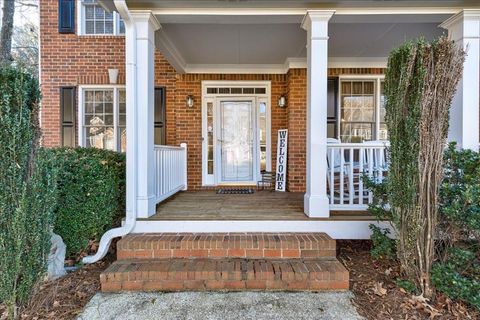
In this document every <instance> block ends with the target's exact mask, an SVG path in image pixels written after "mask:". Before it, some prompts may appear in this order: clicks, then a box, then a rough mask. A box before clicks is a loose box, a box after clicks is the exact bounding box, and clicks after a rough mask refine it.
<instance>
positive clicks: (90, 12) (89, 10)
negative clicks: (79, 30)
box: [85, 6, 95, 20]
mask: <svg viewBox="0 0 480 320" xmlns="http://www.w3.org/2000/svg"><path fill="white" fill-rule="evenodd" d="M94 15H95V7H94V6H85V18H86V19H88V20H92V19H93V18H94Z"/></svg>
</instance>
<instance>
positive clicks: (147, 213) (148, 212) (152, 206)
mask: <svg viewBox="0 0 480 320" xmlns="http://www.w3.org/2000/svg"><path fill="white" fill-rule="evenodd" d="M156 207H157V206H156V203H155V196H154V195H151V196H149V197H148V198H137V216H138V217H139V218H149V217H151V216H153V215H154V214H155V213H156Z"/></svg>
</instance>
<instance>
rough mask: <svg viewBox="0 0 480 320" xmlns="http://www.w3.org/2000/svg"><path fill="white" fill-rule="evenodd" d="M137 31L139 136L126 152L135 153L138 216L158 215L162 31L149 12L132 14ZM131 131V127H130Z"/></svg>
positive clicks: (137, 129)
mask: <svg viewBox="0 0 480 320" xmlns="http://www.w3.org/2000/svg"><path fill="white" fill-rule="evenodd" d="M131 15H132V19H133V22H134V24H135V29H136V40H135V41H136V46H135V47H136V61H137V66H136V83H134V84H133V85H134V86H135V92H136V94H135V99H136V101H135V110H133V112H134V113H135V118H136V126H135V128H136V137H135V140H134V141H132V142H130V141H128V143H127V152H129V151H131V150H130V148H132V147H133V146H132V144H133V143H134V144H136V145H135V147H133V148H132V149H133V150H134V151H133V152H136V157H137V158H136V160H137V161H136V168H132V169H133V170H136V173H137V174H136V178H137V179H136V188H137V216H138V217H139V218H148V217H150V216H151V215H153V214H155V185H154V183H155V182H154V172H155V171H154V170H155V169H154V154H153V148H154V143H153V119H154V53H155V31H156V30H158V29H159V28H160V24H159V23H158V21H157V19H156V18H155V16H153V15H152V13H151V12H150V11H138V12H136V11H132V12H131ZM127 130H128V128H127Z"/></svg>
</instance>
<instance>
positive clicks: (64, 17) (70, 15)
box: [58, 0, 75, 33]
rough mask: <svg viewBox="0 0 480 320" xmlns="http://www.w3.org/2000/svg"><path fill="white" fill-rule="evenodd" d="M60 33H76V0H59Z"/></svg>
mask: <svg viewBox="0 0 480 320" xmlns="http://www.w3.org/2000/svg"><path fill="white" fill-rule="evenodd" d="M58 32H60V33H75V0H58Z"/></svg>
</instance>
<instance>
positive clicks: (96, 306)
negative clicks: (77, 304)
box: [77, 292, 363, 320]
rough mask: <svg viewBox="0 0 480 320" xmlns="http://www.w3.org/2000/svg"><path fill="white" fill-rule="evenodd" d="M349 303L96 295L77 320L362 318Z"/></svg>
mask: <svg viewBox="0 0 480 320" xmlns="http://www.w3.org/2000/svg"><path fill="white" fill-rule="evenodd" d="M351 298H352V293H351V292H321V293H311V292H295V293H294V292H225V293H222V292H177V293H154V292H152V293H145V292H131V293H111V294H104V293H98V294H96V295H95V296H94V297H93V298H92V300H91V301H90V302H89V303H88V305H87V306H86V307H85V310H84V312H83V313H82V314H81V315H80V316H79V317H78V318H77V319H78V320H96V319H99V320H100V319H102V320H109V319H112V320H113V319H118V320H121V319H125V320H126V319H132V320H133V319H135V320H142V319H162V320H167V319H192V320H193V319H198V320H207V319H208V320H216V319H219V320H220V319H221V320H227V319H235V320H243V319H255V320H260V319H275V320H277V319H292V320H300V319H341V320H350V319H352V320H357V319H363V318H362V317H360V316H359V315H358V313H357V312H356V310H355V308H354V307H353V305H352V303H351V302H350V299H351Z"/></svg>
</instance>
